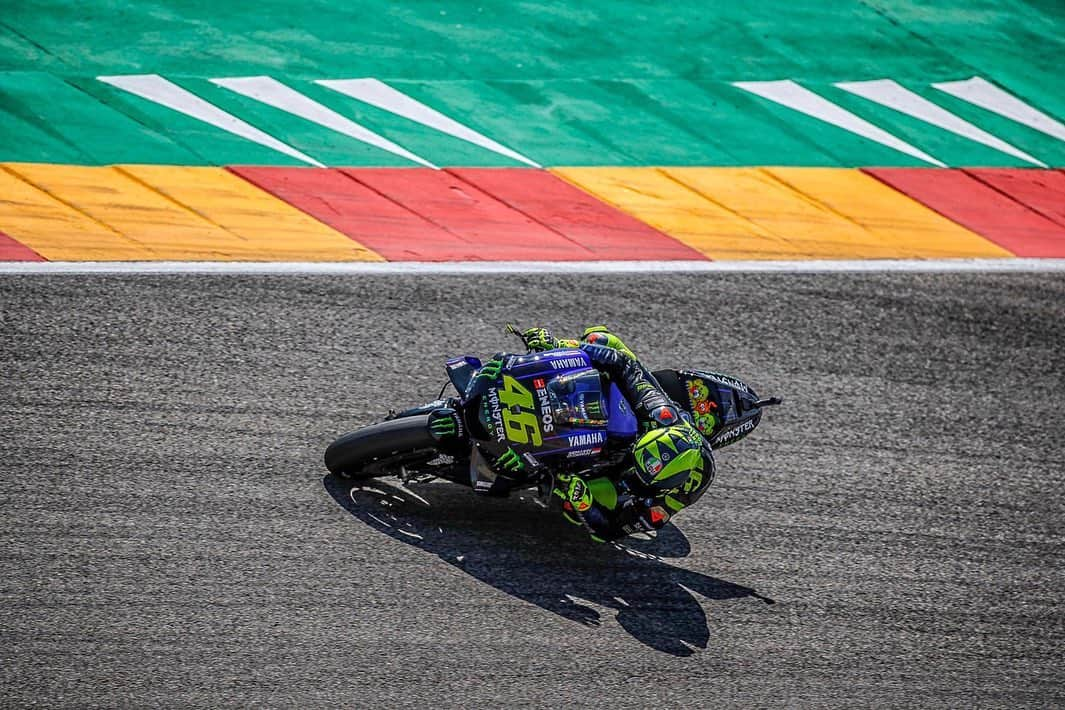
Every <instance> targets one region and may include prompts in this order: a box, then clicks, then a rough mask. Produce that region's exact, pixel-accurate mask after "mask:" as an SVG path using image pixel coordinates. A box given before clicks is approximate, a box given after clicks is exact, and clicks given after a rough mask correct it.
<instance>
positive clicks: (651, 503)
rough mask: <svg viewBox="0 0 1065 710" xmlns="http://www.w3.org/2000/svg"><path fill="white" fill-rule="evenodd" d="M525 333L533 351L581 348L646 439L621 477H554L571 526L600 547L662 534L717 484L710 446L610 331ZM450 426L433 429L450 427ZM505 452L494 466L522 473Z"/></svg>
mask: <svg viewBox="0 0 1065 710" xmlns="http://www.w3.org/2000/svg"><path fill="white" fill-rule="evenodd" d="M521 335H522V339H523V340H524V341H525V344H526V345H527V346H528V347H529V349H530V350H531V351H544V350H552V349H554V348H580V349H581V350H582V351H583V352H584V353H585V354H586V355H587V356H588V359H589V360H590V361H591V364H592V366H593V367H595V368H596V369H598V370H599V371H600V372H603V373H604V374H606V375H607V376H608V377H609V378H610V379H611V381H613V382H614V383H616V384H617V386H618V388H619V389H620V390H621V392H622V394H624V395H625V397H626V399H627V400H628V401H629V402H630V403H631V404H632V405H633V411H634V414H635V415H636V419H637V422H638V423H639V426H640V431H641V435H640V437H639V438H638V439H637V440H636V442H635V444H633V445H632V447H631V449H630V451H629V454H628V455H627V456H626V458H625V460H624V462H623V464H622V465H623V466H624V467H625V468H624V471H623V472H622V475H621V476H614V477H612V478H611V477H606V476H602V477H598V478H593V479H588V480H586V479H583V478H580V477H579V476H575V475H566V474H562V475H558V476H556V478H555V482H556V489H555V493H556V494H557V495H558V496H559V497H560V498H562V501H563V502H562V508H563V515H564V516H565V517H566V519H567V520H569V521H570V522H572V523H574V524H577V525H583V526H584V527H585V528H586V529H587V530H588V531H589V533H590V534H591V536H592V539H594V540H596V541H599V542H603V541H605V540H614V539H617V538H620V537H624V536H625V535H630V534H632V533H636V532H644V531H650V530H657V529H658V528H661V527H662V526H664V525H665V524H666V523H667V522H669V520H670V518H671V517H672V516H674V515H676V514H677V513H678V512H680V511H681V510H683V509H684V508H686V507H687V506H689V505H691V504H692V503H694V502H695V501H697V500H698V499H699V497H700V496H702V494H703V493H704V492H705V491H706V489H707V488H708V487H709V486H710V483H711V482H712V481H713V480H714V471H715V468H714V457H713V452H712V451H711V449H710V445H709V443H707V441H706V439H705V438H703V436H702V434H701V433H700V432H699V430H698V429H696V428H695V427H694V426H693V425H692V423H691V420H690V417H689V416H688V414H687V412H684V411H682V410H681V409H680V408H679V407H678V406H677V405H676V404H675V403H674V402H673V401H672V400H671V399H670V398H669V396H668V395H667V394H666V393H665V391H664V390H663V389H662V387H661V385H659V383H658V382H657V381H656V380H655V378H654V376H653V375H652V374H651V373H650V372H649V371H648V370H647V369H646V368H645V367H644V366H643V365H642V364H641V363H640V362H639V360H638V359H637V358H636V356H635V354H633V352H632V350H630V349H629V348H628V347H627V346H626V345H625V343H623V342H622V341H621V339H620V338H618V337H617V336H616V335H614V334H613V333H611V332H610V331H609V330H608V329H607V328H606V327H605V326H593V327H591V328H588V329H587V330H585V331H584V335H583V337H582V338H581V340H580V341H577V340H558V339H555V338H554V337H553V336H552V335H551V333H549V332H548V331H547V330H546V329H544V328H530V329H528V330H526V331H524V332H523V333H522V334H521ZM500 365H501V361H499V360H490V361H489V362H488V363H485V366H484V367H483V368H482V370H481V372H480V373H478V377H482V376H483V377H488V378H492V379H494V378H495V377H496V376H498V372H499V367H500ZM447 421H448V420H437V422H434V424H436V425H437V426H440V427H442V428H444V429H449V428H450V427H451V425H450V424H448V423H447ZM438 433H439V434H444V433H445V432H444V431H441V432H438ZM508 454H513V451H508V452H507V454H504V455H503V456H501V457H500V458H499V459H497V460H496V461H495V462H493V463H494V466H495V467H497V468H500V469H502V470H504V471H507V470H509V471H510V472H517V471H519V470H521V469H522V468H524V466H525V464H524V462H523V461H522V460H521V458H520V457H518V456H517V455H508Z"/></svg>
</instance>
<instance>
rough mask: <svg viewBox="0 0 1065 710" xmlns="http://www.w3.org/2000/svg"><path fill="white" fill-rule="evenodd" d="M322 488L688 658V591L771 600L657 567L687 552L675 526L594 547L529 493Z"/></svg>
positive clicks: (463, 563)
mask: <svg viewBox="0 0 1065 710" xmlns="http://www.w3.org/2000/svg"><path fill="white" fill-rule="evenodd" d="M323 484H324V485H325V489H326V490H327V491H328V492H329V494H330V495H331V496H332V497H333V498H334V499H335V500H336V501H337V503H339V504H340V505H341V506H342V507H343V508H344V509H345V510H347V511H348V512H350V513H351V514H352V515H354V516H355V517H356V518H358V519H359V520H361V521H363V522H364V523H366V524H367V525H369V526H371V527H373V528H374V529H376V530H378V531H379V532H383V533H385V534H386V535H388V536H389V537H392V538H393V539H395V540H399V541H401V542H405V543H407V544H408V545H413V546H414V547H418V548H421V549H422V550H425V551H426V552H429V553H432V554H434V555H436V556H437V557H439V558H440V559H441V560H443V561H444V562H447V563H448V564H450V565H453V566H454V567H457V568H459V569H461V570H463V571H464V572H466V573H467V574H469V575H471V576H473V577H474V578H476V579H478V580H480V581H482V582H484V583H486V584H490V585H491V586H493V587H495V588H496V589H499V590H501V591H503V592H506V593H507V594H510V595H512V596H514V597H517V598H518V599H523V600H525V601H527V602H530V603H532V604H535V605H537V606H539V607H541V608H543V609H546V610H548V611H551V612H554V613H555V614H558V615H559V616H562V617H563V618H566V619H570V620H572V621H575V622H578V623H581V624H584V625H585V626H598V625H599V624H600V622H601V616H600V613H599V611H597V610H596V609H594V608H593V607H592V606H589V604H588V603H591V604H594V605H596V606H599V607H606V608H608V609H612V610H614V611H615V612H616V615H617V621H618V623H619V624H620V625H621V626H622V627H623V628H624V629H625V630H626V631H628V632H629V633H630V634H631V635H632V636H633V637H634V638H636V639H637V640H639V641H640V642H642V643H644V644H646V645H647V646H650V647H651V648H654V649H656V650H658V651H662V652H664V653H670V654H673V655H675V656H689V655H691V654H692V653H694V652H695V650H696V649H705V648H706V647H707V644H708V643H709V641H710V630H709V628H708V626H707V621H706V613H705V612H704V611H703V608H702V606H701V605H700V604H699V601H698V600H697V599H696V597H695V595H696V594H698V595H700V596H703V597H706V598H708V599H713V600H724V599H738V598H742V597H752V598H754V599H757V600H759V601H761V602H763V603H765V604H773V603H775V602H774V601H773V600H772V599H769V598H768V597H765V596H762V595H760V594H758V593H757V592H756V591H755V590H753V589H750V588H748V587H742V586H740V585H737V584H733V583H731V582H726V581H724V580H721V579H716V578H714V577H709V576H707V575H704V574H700V573H698V572H692V571H690V570H685V569H681V568H679V567H674V566H672V565H669V564H667V563H666V562H664V561H663V559H662V556H668V557H683V556H685V555H687V554H688V552H689V550H690V547H689V545H688V541H687V538H685V537H684V535H683V534H682V533H681V532H680V531H679V530H678V529H677V528H676V527H675V526H673V525H669V526H667V527H666V528H663V530H661V531H660V532H659V535H658V538H657V539H656V540H655V541H654V542H653V543H650V544H644V545H641V544H639V543H632V544H629V543H628V542H626V545H625V546H624V547H622V546H615V545H602V544H598V543H594V542H592V541H591V540H589V539H588V538H587V536H585V535H584V534H583V533H582V532H580V531H578V530H577V529H576V528H574V527H573V526H572V525H570V524H569V523H567V522H565V521H564V520H563V519H562V516H561V515H559V514H558V513H557V512H548V511H545V510H543V508H542V507H539V506H538V505H536V504H535V502H534V500H533V499H532V498H531V497H520V496H516V497H514V498H510V499H484V500H480V499H478V500H474V499H473V497H472V494H471V492H470V491H469V489H466V488H462V487H459V486H455V485H452V484H443V483H436V484H424V485H417V484H415V485H414V488H413V490H412V489H410V488H401V487H398V486H396V485H393V484H391V483H387V482H385V481H381V480H379V479H378V480H370V481H361V482H352V481H349V480H345V479H342V478H338V477H335V476H331V475H330V476H326V477H325V478H324V479H323ZM630 539H631V538H630ZM640 548H644V549H647V550H652V549H653V550H654V553H655V554H649V553H648V552H645V551H642V550H641V549H640ZM584 602H588V603H584Z"/></svg>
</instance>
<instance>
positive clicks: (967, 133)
mask: <svg viewBox="0 0 1065 710" xmlns="http://www.w3.org/2000/svg"><path fill="white" fill-rule="evenodd" d="M836 86H838V87H839V88H841V89H843V90H844V91H849V92H850V93H852V94H855V95H856V96H861V97H862V98H863V99H868V100H869V101H872V102H874V103H878V104H880V105H881V106H887V107H888V108H890V109H893V110H895V111H898V112H899V113H904V114H906V115H907V116H912V117H913V118H916V119H918V120H921V121H924V122H925V123H930V124H932V125H933V126H937V127H939V128H942V129H943V130H945V131H949V132H951V133H953V134H955V135H958V136H962V137H963V138H968V139H969V140H971V141H974V142H976V143H980V144H981V145H986V146H987V147H989V148H994V149H995V150H998V151H1001V152H1003V153H1006V154H1007V155H1012V156H1013V157H1014V158H1019V159H1021V160H1024V161H1026V162H1029V163H1032V164H1033V165H1038V166H1039V167H1042V168H1045V167H1047V165H1046V163H1044V162H1042V161H1041V160H1037V159H1036V158H1033V157H1032V156H1030V155H1028V154H1027V153H1025V152H1024V151H1023V150H1020V149H1019V148H1015V147H1014V146H1012V145H1010V144H1009V143H1007V142H1006V141H1004V140H1002V139H1000V138H996V137H995V136H993V135H991V134H990V133H988V132H987V131H984V130H981V129H980V128H977V127H976V126H974V125H973V124H971V123H969V122H968V121H966V120H965V119H963V118H961V117H959V116H955V115H954V114H953V113H951V112H950V111H947V110H946V109H945V108H943V107H941V106H937V105H936V104H934V103H932V102H931V101H929V100H928V99H926V98H924V97H923V96H920V95H919V94H915V93H914V92H912V91H910V90H909V89H907V88H905V87H904V86H902V85H901V84H899V83H898V82H896V81H892V80H891V79H877V80H875V81H845V82H840V83H838V84H836Z"/></svg>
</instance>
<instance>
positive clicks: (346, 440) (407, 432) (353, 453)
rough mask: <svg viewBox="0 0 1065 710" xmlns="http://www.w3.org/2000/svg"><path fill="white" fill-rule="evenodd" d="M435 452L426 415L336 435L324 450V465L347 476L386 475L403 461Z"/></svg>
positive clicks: (425, 458)
mask: <svg viewBox="0 0 1065 710" xmlns="http://www.w3.org/2000/svg"><path fill="white" fill-rule="evenodd" d="M438 455H439V452H438V451H437V449H436V441H435V440H434V439H433V437H432V435H430V434H429V415H428V414H419V415H416V416H413V417H401V418H399V419H391V420H389V421H386V422H381V423H379V424H371V425H370V426H367V427H363V428H362V429H359V430H357V431H353V432H351V433H350V434H345V435H344V436H342V437H340V438H339V439H337V440H336V441H334V442H333V443H332V444H330V445H329V448H327V449H326V450H325V467H326V468H328V469H329V472H330V473H333V474H336V475H340V476H347V477H348V478H374V477H376V476H389V475H392V474H394V473H397V472H398V471H399V468H400V466H402V465H403V464H405V463H408V462H410V463H413V462H425V461H428V460H430V459H432V458H434V457H436V456H438Z"/></svg>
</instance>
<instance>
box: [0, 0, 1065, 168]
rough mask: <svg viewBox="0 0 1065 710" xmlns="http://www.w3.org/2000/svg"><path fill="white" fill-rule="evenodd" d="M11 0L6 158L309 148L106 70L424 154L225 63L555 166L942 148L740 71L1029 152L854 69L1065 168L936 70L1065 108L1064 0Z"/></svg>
mask: <svg viewBox="0 0 1065 710" xmlns="http://www.w3.org/2000/svg"><path fill="white" fill-rule="evenodd" d="M5 5H6V6H5V7H4V8H3V12H2V13H0V161H27V162H54V163H77V164H87V165H100V164H110V163H123V162H134V163H136V162H139V163H163V164H181V165H227V164H246V165H301V164H303V163H301V162H300V161H299V160H297V159H295V158H291V157H288V156H286V155H284V154H282V153H280V152H277V151H275V150H272V149H270V148H267V147H264V146H261V145H257V144H256V143H254V142H252V141H249V140H247V139H245V138H241V137H239V136H236V135H233V134H231V133H227V132H226V131H224V130H222V129H220V128H217V127H215V126H212V125H209V124H208V123H204V122H202V121H200V120H197V119H195V118H191V117H189V116H185V115H182V114H181V113H178V112H176V111H174V110H171V109H169V108H166V107H164V106H161V105H158V104H156V103H153V102H151V101H148V100H146V99H143V98H140V97H138V96H135V95H133V94H130V93H126V92H124V91H122V90H120V89H118V88H115V87H113V86H109V85H107V84H104V83H102V82H100V81H97V80H96V77H97V76H100V75H127V74H159V75H161V76H163V77H165V78H166V79H168V80H169V81H171V82H173V83H175V84H177V85H178V86H180V87H182V88H184V89H186V90H188V91H190V92H192V93H193V94H195V95H196V96H198V97H200V98H202V99H204V100H206V101H208V102H210V103H211V104H213V105H214V106H217V107H219V108H221V109H224V110H225V111H227V112H228V113H230V114H232V115H234V116H236V117H238V118H240V119H242V120H243V121H245V122H247V123H248V124H250V125H252V126H254V127H255V128H258V129H260V130H262V131H264V132H266V133H267V134H269V135H270V136H273V137H274V138H276V139H279V140H281V141H283V142H284V143H286V144H288V145H289V146H291V147H293V148H295V149H297V150H299V151H302V152H303V153H306V154H307V155H310V156H312V157H313V158H315V159H317V160H318V161H320V162H322V163H324V164H326V165H337V166H370V165H374V166H392V165H411V164H412V163H411V162H410V161H408V160H406V159H405V158H402V157H399V156H396V155H393V154H391V153H388V152H386V151H384V150H382V149H380V148H377V147H373V146H370V145H368V144H366V143H364V142H361V141H359V140H356V139H354V138H351V137H348V136H346V135H343V134H342V133H339V132H337V131H334V130H331V129H329V128H325V127H323V126H320V125H318V124H316V123H313V122H311V121H308V120H306V119H304V118H300V117H298V116H295V115H293V114H291V113H288V112H286V111H283V110H281V109H277V108H272V107H270V106H267V105H265V104H263V103H260V102H258V101H256V100H253V99H250V98H247V97H244V96H241V95H239V94H237V93H234V92H232V91H229V90H227V89H224V88H221V87H219V86H215V85H214V84H211V83H210V82H209V81H208V79H210V78H219V77H244V76H270V77H273V78H274V79H277V80H279V81H281V82H283V83H284V84H285V85H287V86H288V87H290V88H292V89H295V90H297V91H298V92H300V93H301V94H303V95H305V96H306V97H308V98H310V99H313V100H314V101H316V102H318V103H319V104H321V105H323V106H325V107H327V108H329V109H332V110H333V111H336V112H337V113H339V114H340V115H342V116H344V117H346V118H349V119H351V120H353V121H356V122H357V123H359V124H361V125H362V126H365V127H366V128H368V129H370V130H372V131H374V132H376V133H378V134H380V135H381V136H383V137H385V138H387V139H388V140H390V141H394V142H395V143H398V144H399V145H401V146H403V147H404V148H406V149H408V150H410V151H411V152H413V153H415V154H417V155H419V156H421V157H423V158H425V159H426V160H429V161H431V162H433V163H435V164H437V165H443V166H448V165H469V166H479V165H485V166H492V165H519V164H520V163H518V162H516V161H514V160H512V159H510V158H508V157H505V156H503V155H500V154H498V153H496V152H492V151H490V150H487V149H485V148H483V147H478V146H476V145H473V144H471V143H469V142H466V141H463V140H459V139H458V138H455V137H452V136H449V135H446V134H444V133H442V132H440V131H438V130H435V129H433V128H429V127H427V126H424V125H421V124H419V123H416V122H414V121H411V120H408V119H406V118H402V117H400V116H397V115H394V114H392V113H389V112H387V111H384V110H381V109H378V108H374V107H372V106H370V105H368V104H366V103H363V102H360V101H358V100H355V99H353V98H349V97H347V96H344V95H342V94H340V93H338V92H336V91H332V90H329V89H327V88H325V87H322V86H319V85H317V84H315V83H313V81H314V80H316V79H357V78H368V77H373V78H376V79H379V80H381V81H384V82H386V83H387V84H388V85H389V86H391V87H392V88H394V89H396V90H398V91H400V92H402V93H404V94H406V95H407V96H409V97H411V98H413V99H415V100H417V101H419V102H422V103H424V104H425V105H427V106H429V107H431V108H433V109H436V110H437V111H439V112H441V113H443V114H445V115H446V116H448V117H450V118H452V119H454V120H456V121H458V122H460V123H462V124H464V125H465V126H468V127H469V128H471V129H473V130H475V131H478V132H479V133H481V134H483V135H485V136H487V137H488V138H490V139H493V140H495V141H498V142H499V143H501V144H503V145H505V146H507V147H508V148H511V149H513V150H516V151H518V152H519V153H521V154H523V155H525V156H528V157H529V158H531V159H532V160H534V161H537V162H538V163H540V164H543V165H545V166H554V165H570V166H579V165H767V164H771V165H810V166H821V165H824V166H868V165H878V166H920V165H927V164H928V163H926V162H924V161H922V160H920V159H919V158H915V157H911V156H909V155H906V154H905V153H903V152H900V151H898V150H894V149H892V148H889V147H885V146H883V145H880V144H878V143H876V142H873V141H871V140H869V139H868V138H863V137H861V136H859V135H855V134H854V133H851V132H848V131H846V130H843V129H842V128H839V127H836V126H833V125H830V124H829V123H826V122H823V121H820V120H817V119H815V118H812V117H810V116H807V115H805V114H803V113H800V112H798V111H795V110H793V109H790V108H787V107H785V106H781V105H779V104H776V103H773V102H771V101H769V100H767V99H765V98H761V97H759V96H756V95H754V94H752V93H749V92H746V91H743V90H741V89H739V88H737V87H735V86H733V85H732V84H731V83H730V82H734V81H772V80H783V79H792V80H795V81H797V82H799V83H800V84H801V85H802V86H803V87H805V88H807V89H809V90H811V91H813V92H815V93H816V94H818V95H819V96H821V97H823V98H825V99H828V100H829V101H831V102H832V103H834V104H836V105H838V106H840V107H842V108H844V109H847V110H848V111H851V112H853V113H854V114H856V115H858V116H860V117H861V118H863V119H865V120H866V121H868V122H869V123H871V124H874V125H875V126H877V127H879V128H881V129H883V130H885V131H887V132H888V133H890V134H892V135H893V136H895V137H897V138H899V139H901V140H903V141H905V142H907V143H909V144H911V145H913V146H915V147H916V148H918V149H920V150H921V151H924V152H927V153H929V154H931V155H933V156H935V157H936V158H938V159H940V160H942V161H943V162H945V163H947V164H948V165H959V166H961V165H965V166H969V165H987V166H1026V165H1030V164H1029V163H1027V162H1025V161H1023V160H1021V159H1018V158H1016V157H1013V156H1011V155H1008V154H1006V153H1004V152H1001V151H999V150H996V149H993V148H990V147H987V146H984V145H981V144H980V143H978V142H975V141H973V140H970V139H969V138H965V137H962V136H958V135H955V134H954V133H951V132H948V131H946V130H944V129H942V128H938V127H936V126H933V125H931V124H929V123H926V122H923V121H921V120H918V119H916V118H913V117H910V116H907V115H905V114H902V113H899V112H898V111H895V110H892V109H889V108H886V107H883V106H880V105H878V104H875V103H873V102H871V101H868V100H866V99H863V98H860V97H858V96H855V95H853V94H850V93H848V92H846V91H843V90H842V89H839V88H837V87H835V86H833V84H834V83H836V82H853V81H866V80H873V79H892V80H894V81H896V82H898V83H899V84H901V85H902V86H903V87H905V88H907V89H909V90H911V91H913V92H915V93H916V94H918V95H920V96H922V97H924V98H926V99H928V100H930V101H932V102H933V103H935V104H936V105H938V106H940V107H942V108H944V109H946V110H947V111H949V112H951V113H952V114H954V115H956V116H958V117H960V118H962V119H965V120H966V121H969V122H971V123H972V124H974V125H975V126H977V127H979V128H980V129H982V130H984V131H986V132H987V133H990V134H992V135H993V136H995V137H997V138H999V139H1001V140H1004V141H1006V142H1008V143H1010V144H1012V145H1013V146H1015V147H1016V148H1018V149H1020V150H1023V151H1024V152H1026V153H1028V154H1030V155H1032V156H1034V157H1035V158H1037V159H1038V160H1041V161H1043V162H1044V163H1047V164H1049V165H1051V166H1057V167H1060V166H1063V165H1065V141H1062V140H1059V139H1057V138H1054V137H1052V136H1050V135H1047V134H1046V133H1044V132H1040V131H1037V130H1034V129H1032V128H1029V127H1026V126H1024V125H1022V124H1020V123H1017V122H1015V121H1012V120H1009V119H1007V118H1004V117H1002V116H999V115H997V114H995V113H992V112H990V111H988V110H985V109H983V108H979V107H977V106H974V105H973V104H970V103H968V102H965V101H962V100H960V99H958V98H955V97H953V96H950V95H948V94H946V93H944V92H941V91H938V90H936V89H934V88H933V87H932V86H931V84H932V83H935V82H944V81H958V80H964V79H969V78H970V77H973V76H980V77H983V78H984V79H987V80H988V81H991V82H993V83H994V84H996V85H998V86H1000V87H1002V88H1003V89H1005V90H1006V91H1008V92H1009V93H1010V94H1012V95H1013V96H1015V97H1017V98H1018V99H1020V100H1021V101H1023V102H1025V103H1027V104H1028V105H1030V106H1032V107H1034V108H1036V109H1038V110H1039V111H1041V112H1043V113H1044V114H1047V115H1048V116H1050V117H1051V118H1052V119H1055V120H1057V121H1061V120H1062V119H1063V117H1065V80H1063V78H1062V73H1063V69H1062V66H1063V65H1062V59H1063V58H1065V2H1061V1H1060V0H1031V1H1029V2H1019V1H994V0H951V1H950V2H935V1H933V2H917V1H912V2H906V1H903V0H869V1H868V2H839V1H828V2H824V1H815V0H808V1H807V2H795V1H794V0H752V1H750V2H745V3H710V2H705V0H703V1H697V2H671V3H648V2H644V1H639V2H629V1H618V0H595V1H586V2H572V3H559V2H505V1H503V0H496V1H493V2H471V1H469V0H450V1H443V2H388V1H384V0H360V2H357V3H337V2H334V1H332V0H331V1H329V2H324V1H322V0H309V1H304V2H293V1H291V0H288V1H285V2H282V1H279V0H267V1H265V2H264V1H256V2H249V1H248V0H227V1H226V2H202V1H191V0H173V1H172V2H144V1H139V2H130V1H127V0H110V1H106V2H104V1H96V2H93V1H91V0H90V1H88V2H74V1H73V0H35V2H32V3H30V2H24V3H18V2H10V1H9V2H7V3H5Z"/></svg>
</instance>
